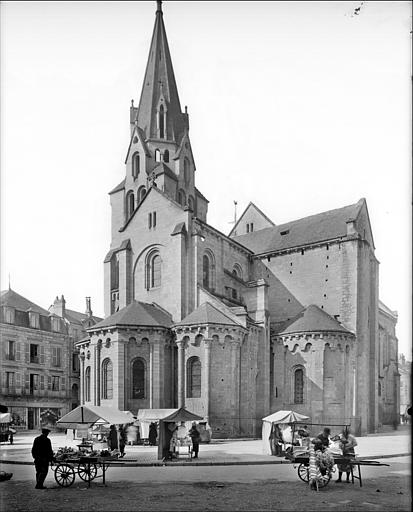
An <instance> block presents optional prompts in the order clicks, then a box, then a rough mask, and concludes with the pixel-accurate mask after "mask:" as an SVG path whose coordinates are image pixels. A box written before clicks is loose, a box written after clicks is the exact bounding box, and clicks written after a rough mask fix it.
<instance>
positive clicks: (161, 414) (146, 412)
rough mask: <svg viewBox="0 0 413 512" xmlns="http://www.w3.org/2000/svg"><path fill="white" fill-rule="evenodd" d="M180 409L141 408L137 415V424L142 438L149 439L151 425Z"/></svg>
mask: <svg viewBox="0 0 413 512" xmlns="http://www.w3.org/2000/svg"><path fill="white" fill-rule="evenodd" d="M177 410H178V409H139V410H138V414H137V415H136V421H135V425H137V426H138V427H139V434H140V437H141V439H148V437H149V425H150V424H151V423H157V422H158V421H159V420H161V419H162V418H166V417H167V416H170V415H171V414H173V413H174V412H176V411H177Z"/></svg>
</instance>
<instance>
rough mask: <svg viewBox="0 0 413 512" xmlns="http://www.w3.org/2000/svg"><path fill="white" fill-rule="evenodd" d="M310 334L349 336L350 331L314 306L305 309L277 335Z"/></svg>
mask: <svg viewBox="0 0 413 512" xmlns="http://www.w3.org/2000/svg"><path fill="white" fill-rule="evenodd" d="M303 332H305V333H311V332H343V333H346V334H349V333H350V331H349V330H348V329H346V328H345V327H343V326H342V325H341V324H340V322H338V321H337V320H336V319H335V318H333V317H332V316H330V315H329V314H328V313H326V312H325V311H323V310H322V309H321V308H319V307H318V306H315V305H314V304H312V305H310V306H308V307H307V308H305V309H304V310H303V311H301V313H299V314H298V315H297V316H296V317H295V318H293V319H292V320H291V321H290V322H289V323H288V325H287V327H284V328H283V330H282V331H281V332H280V333H278V334H279V335H287V334H296V333H303Z"/></svg>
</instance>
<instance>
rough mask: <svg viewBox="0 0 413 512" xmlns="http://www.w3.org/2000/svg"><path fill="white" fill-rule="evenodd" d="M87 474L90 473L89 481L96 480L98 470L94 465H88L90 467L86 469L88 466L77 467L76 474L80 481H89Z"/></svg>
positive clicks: (80, 465)
mask: <svg viewBox="0 0 413 512" xmlns="http://www.w3.org/2000/svg"><path fill="white" fill-rule="evenodd" d="M89 472H90V480H93V479H94V478H96V475H97V472H98V468H97V467H96V465H95V464H90V467H88V464H79V467H78V469H77V473H78V475H79V476H80V478H81V479H82V480H84V481H85V482H88V481H89Z"/></svg>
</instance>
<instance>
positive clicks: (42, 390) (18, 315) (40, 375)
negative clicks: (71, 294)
mask: <svg viewBox="0 0 413 512" xmlns="http://www.w3.org/2000/svg"><path fill="white" fill-rule="evenodd" d="M59 302H60V303H62V302H63V303H64V298H63V296H62V300H61V301H59V299H57V298H56V301H55V304H54V306H56V305H57V304H58V303H59ZM51 309H52V311H47V310H46V309H43V308H41V307H40V306H38V305H37V304H34V303H33V302H31V301H29V300H28V299H26V298H24V297H22V296H21V295H19V294H17V293H16V292H15V291H14V290H11V289H9V290H6V291H3V292H1V302H0V338H1V353H0V369H1V398H0V401H1V403H2V404H3V405H6V406H7V407H8V409H9V412H11V413H12V414H13V421H14V424H15V425H16V426H17V427H21V428H23V429H37V428H39V427H41V426H43V425H53V424H54V423H55V421H56V420H57V419H58V418H59V417H61V416H62V415H63V414H65V413H67V412H69V411H70V410H71V409H72V408H73V407H76V406H77V405H79V365H78V355H77V354H75V352H74V351H75V348H74V343H75V341H78V340H79V339H81V338H82V337H84V336H85V334H86V332H85V329H84V327H86V326H87V327H88V326H90V325H91V323H90V322H93V323H96V322H97V321H99V320H100V319H99V318H95V317H93V316H91V317H89V316H88V315H87V314H84V315H83V314H81V313H76V312H72V313H74V314H75V315H79V316H83V317H84V318H85V319H86V318H90V320H89V321H87V322H86V324H85V326H83V327H82V326H81V325H77V324H76V322H73V323H71V322H69V321H68V319H67V317H66V316H65V315H62V314H61V311H59V310H58V308H56V307H54V308H53V307H52V308H51ZM74 324H76V325H74Z"/></svg>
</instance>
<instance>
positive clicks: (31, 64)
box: [0, 1, 412, 354]
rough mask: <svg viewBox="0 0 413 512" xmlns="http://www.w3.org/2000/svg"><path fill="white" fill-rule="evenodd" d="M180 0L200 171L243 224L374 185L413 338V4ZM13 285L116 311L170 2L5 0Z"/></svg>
mask: <svg viewBox="0 0 413 512" xmlns="http://www.w3.org/2000/svg"><path fill="white" fill-rule="evenodd" d="M358 6H360V2H256V1H254V2H222V1H220V2H190V1H189V2H174V1H168V2H164V3H163V11H164V20H165V25H166V31H167V35H168V41H169V47H170V51H171V55H172V61H173V65H174V71H175V77H176V81H177V85H178V91H179V95H180V100H181V106H182V108H183V107H184V106H185V105H187V106H188V112H189V116H190V117H189V120H190V138H191V144H192V149H193V153H194V157H195V164H196V169H197V171H196V184H197V187H198V188H199V189H200V190H201V191H202V193H203V194H204V195H205V196H206V197H207V198H208V199H209V201H210V203H209V212H208V222H209V223H210V224H211V225H213V226H215V227H216V228H218V229H219V230H221V231H222V232H224V233H229V231H230V229H231V226H232V224H231V221H232V220H233V217H234V204H233V201H234V200H236V201H237V202H238V207H237V208H238V216H239V215H240V214H241V213H242V211H243V210H244V208H245V207H246V206H247V204H248V203H249V202H250V201H253V202H254V203H255V204H256V205H257V206H258V207H259V208H261V209H262V210H263V211H264V213H265V214H266V215H267V216H269V217H270V218H271V219H272V220H273V222H274V223H275V224H281V223H285V222H288V221H290V220H295V219H299V218H302V217H305V216H308V215H312V214H316V213H320V212H322V211H327V210H331V209H334V208H339V207H341V206H345V205H347V204H352V203H355V202H357V201H358V200H359V199H360V198H362V197H364V198H366V200H367V205H368V209H369V214H370V220H371V223H372V228H373V234H374V241H375V247H376V257H377V258H378V260H379V261H380V298H381V300H382V301H383V302H384V303H385V304H386V305H387V306H388V307H390V309H392V310H396V311H397V312H398V325H397V332H396V333H397V336H398V338H399V351H400V352H404V353H405V354H410V353H411V281H412V279H411V277H412V276H411V242H412V240H411V190H412V189H411V187H412V183H411V140H412V139H411V135H412V134H411V122H412V119H411V117H412V116H411V37H412V36H411V3H410V2H393V1H391V2H381V1H380V2H364V3H363V5H361V9H360V11H359V14H358V15H354V9H355V8H357V7H358ZM0 9H1V91H2V93H1V282H0V284H1V289H2V290H3V289H6V288H7V287H8V283H9V275H10V282H11V287H12V288H13V289H14V290H15V291H16V292H18V293H20V294H21V295H23V296H25V297H27V298H28V299H30V300H32V301H33V302H35V303H37V304H39V305H40V306H42V307H45V308H48V307H49V306H50V304H51V303H52V302H53V299H54V297H55V296H56V295H59V296H60V295H61V294H64V296H65V298H66V301H67V307H68V308H69V309H75V310H78V311H84V310H85V297H86V296H91V297H92V309H93V312H94V314H96V315H99V316H103V259H104V257H105V255H106V253H107V252H108V250H109V245H110V203H109V196H108V192H109V191H110V190H111V189H112V188H113V187H114V186H115V185H117V184H118V183H119V182H120V181H121V180H122V179H123V177H124V173H125V166H124V160H125V156H126V150H127V148H128V144H129V106H130V101H131V99H134V100H135V104H137V103H138V101H139V95H140V90H141V87H142V81H143V76H144V71H145V67H146V62H147V57H148V51H149V45H150V39H151V35H152V30H153V25H154V21H155V11H156V3H155V2H153V1H150V2H120V1H117V2H36V1H30V2H7V1H5V2H2V3H1V6H0Z"/></svg>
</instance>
